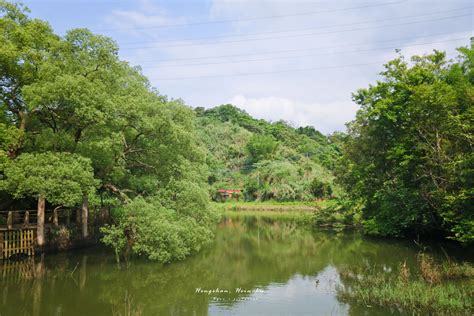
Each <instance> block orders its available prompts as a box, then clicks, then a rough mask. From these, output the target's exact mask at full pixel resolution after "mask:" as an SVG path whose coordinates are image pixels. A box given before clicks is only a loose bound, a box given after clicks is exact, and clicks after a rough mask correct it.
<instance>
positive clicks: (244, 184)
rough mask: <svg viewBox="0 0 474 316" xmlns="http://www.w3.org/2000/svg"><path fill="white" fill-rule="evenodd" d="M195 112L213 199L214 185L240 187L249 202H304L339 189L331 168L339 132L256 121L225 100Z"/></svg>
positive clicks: (338, 145)
mask: <svg viewBox="0 0 474 316" xmlns="http://www.w3.org/2000/svg"><path fill="white" fill-rule="evenodd" d="M195 112H196V114H197V121H198V123H197V124H198V126H199V129H198V130H199V135H200V137H199V138H200V139H201V141H202V142H203V144H204V145H205V147H206V148H207V158H206V162H207V165H208V167H209V176H208V183H209V185H210V193H211V196H213V197H214V198H215V199H217V198H218V196H217V195H216V192H217V190H218V189H219V188H224V189H232V188H239V189H242V190H243V195H244V196H243V198H244V199H245V200H251V201H253V200H259V201H265V200H270V199H274V200H278V201H298V200H299V201H302V200H305V201H306V200H314V199H316V198H328V197H331V196H337V195H339V194H340V193H341V190H340V188H339V187H338V186H337V185H336V184H335V183H334V176H333V170H334V168H335V165H336V162H337V159H338V158H339V157H340V155H341V151H340V150H341V149H340V146H341V142H342V135H340V134H334V135H332V136H330V137H327V136H324V135H323V134H321V133H320V132H319V131H317V130H316V129H314V128H313V127H310V126H308V127H300V128H295V127H292V126H290V125H289V124H288V123H286V122H284V121H278V122H274V123H270V122H267V121H265V120H257V119H255V118H252V117H251V116H250V115H249V114H247V113H246V112H245V111H243V110H240V109H238V108H236V107H234V106H232V105H229V104H228V105H221V106H218V107H215V108H211V109H208V110H205V109H203V108H197V109H196V110H195Z"/></svg>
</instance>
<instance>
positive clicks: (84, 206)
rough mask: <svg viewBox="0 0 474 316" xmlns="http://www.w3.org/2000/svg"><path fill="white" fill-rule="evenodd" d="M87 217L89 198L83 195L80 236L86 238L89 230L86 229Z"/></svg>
mask: <svg viewBox="0 0 474 316" xmlns="http://www.w3.org/2000/svg"><path fill="white" fill-rule="evenodd" d="M88 217H89V199H88V197H87V195H84V197H83V199H82V237H83V238H87V236H89V232H88V231H87V219H88Z"/></svg>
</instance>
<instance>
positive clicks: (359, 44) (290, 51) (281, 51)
mask: <svg viewBox="0 0 474 316" xmlns="http://www.w3.org/2000/svg"><path fill="white" fill-rule="evenodd" d="M470 30H471V29H468V30H463V31H457V32H447V33H435V34H430V35H423V36H411V37H403V38H395V39H389V40H383V41H376V42H371V43H358V44H351V45H337V46H334V45H332V46H319V47H315V48H312V49H307V48H305V49H301V48H300V49H284V50H272V51H264V52H259V53H250V54H228V55H220V56H209V57H187V58H173V59H162V60H148V61H144V62H170V61H183V60H202V59H216V58H228V57H231V58H232V57H246V56H258V55H271V54H281V53H294V52H304V51H312V50H314V49H326V48H343V47H354V46H363V45H369V44H378V43H386V42H394V41H405V40H413V39H419V38H425V37H433V36H444V35H451V34H455V33H460V32H467V31H470Z"/></svg>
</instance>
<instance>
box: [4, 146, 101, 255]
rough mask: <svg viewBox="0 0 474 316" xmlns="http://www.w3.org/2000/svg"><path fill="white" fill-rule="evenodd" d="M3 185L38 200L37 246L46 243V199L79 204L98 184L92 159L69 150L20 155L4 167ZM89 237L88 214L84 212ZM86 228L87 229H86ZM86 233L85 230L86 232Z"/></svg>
mask: <svg viewBox="0 0 474 316" xmlns="http://www.w3.org/2000/svg"><path fill="white" fill-rule="evenodd" d="M2 171H3V175H4V176H3V179H1V180H0V188H2V189H4V190H6V191H7V192H10V193H11V194H12V195H13V196H14V197H15V198H23V197H34V198H35V199H37V200H38V232H37V238H38V245H40V246H41V245H43V244H44V212H45V202H46V201H48V202H50V203H51V204H53V205H61V206H76V205H78V204H81V203H83V202H84V201H86V199H87V197H88V195H90V194H94V192H95V188H96V186H97V184H98V182H97V180H96V179H94V173H93V170H92V167H91V163H90V160H89V159H87V158H83V157H81V156H78V155H74V154H69V153H41V154H29V153H25V154H21V155H20V156H18V158H16V159H14V160H12V161H9V162H8V163H6V164H5V165H4V166H3V170H2ZM83 223H84V224H85V225H86V226H85V235H86V236H87V213H85V214H83ZM83 229H84V228H83ZM83 233H84V232H83Z"/></svg>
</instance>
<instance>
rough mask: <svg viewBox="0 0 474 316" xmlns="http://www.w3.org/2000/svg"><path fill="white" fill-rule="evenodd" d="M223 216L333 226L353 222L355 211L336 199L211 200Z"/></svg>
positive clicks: (346, 224) (351, 224)
mask: <svg viewBox="0 0 474 316" xmlns="http://www.w3.org/2000/svg"><path fill="white" fill-rule="evenodd" d="M214 207H215V208H216V209H218V210H219V211H220V212H221V214H222V216H223V218H231V219H244V218H256V219H263V220H268V221H282V222H294V223H297V224H299V225H305V226H315V227H320V228H334V229H336V230H341V229H345V228H348V227H353V226H354V222H355V220H354V215H355V214H356V212H348V211H347V207H346V206H345V205H344V203H343V202H341V201H340V200H320V201H312V202H301V201H299V202H275V201H268V202H234V201H232V202H225V203H214Z"/></svg>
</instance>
